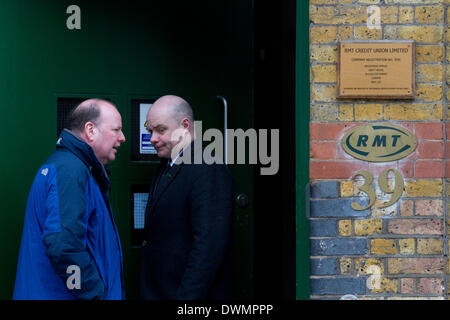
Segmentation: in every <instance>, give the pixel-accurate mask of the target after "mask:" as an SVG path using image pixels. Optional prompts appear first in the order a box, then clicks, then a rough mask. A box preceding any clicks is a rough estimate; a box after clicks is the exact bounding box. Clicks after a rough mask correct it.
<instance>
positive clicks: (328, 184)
mask: <svg viewBox="0 0 450 320" xmlns="http://www.w3.org/2000/svg"><path fill="white" fill-rule="evenodd" d="M337 197H338V182H337V181H323V182H315V183H311V198H337Z"/></svg>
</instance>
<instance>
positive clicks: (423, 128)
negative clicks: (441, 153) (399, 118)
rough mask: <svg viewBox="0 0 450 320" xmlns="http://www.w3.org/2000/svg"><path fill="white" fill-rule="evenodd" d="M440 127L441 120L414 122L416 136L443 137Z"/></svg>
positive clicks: (426, 137)
mask: <svg viewBox="0 0 450 320" xmlns="http://www.w3.org/2000/svg"><path fill="white" fill-rule="evenodd" d="M442 128H443V123H441V122H418V123H416V131H415V134H416V138H417V139H429V140H441V139H443V138H444V136H443V132H442Z"/></svg>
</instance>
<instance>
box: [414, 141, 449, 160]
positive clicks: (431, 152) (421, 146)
mask: <svg viewBox="0 0 450 320" xmlns="http://www.w3.org/2000/svg"><path fill="white" fill-rule="evenodd" d="M443 157H444V142H443V141H424V140H419V141H418V145H417V148H416V150H415V151H414V153H413V154H412V155H411V157H410V159H442V158H443Z"/></svg>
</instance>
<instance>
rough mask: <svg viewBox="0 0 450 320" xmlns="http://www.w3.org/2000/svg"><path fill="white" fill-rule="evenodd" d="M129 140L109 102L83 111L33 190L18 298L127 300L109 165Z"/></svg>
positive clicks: (85, 105)
mask: <svg viewBox="0 0 450 320" xmlns="http://www.w3.org/2000/svg"><path fill="white" fill-rule="evenodd" d="M123 142H125V136H124V135H123V133H122V119H121V116H120V113H119V112H118V110H117V109H116V107H115V106H114V105H113V104H111V103H110V102H108V101H105V100H100V99H89V100H86V101H84V102H82V103H81V104H80V105H79V106H78V107H76V108H75V109H74V110H73V111H72V113H71V115H70V117H69V123H68V129H64V130H63V132H62V133H61V135H60V137H59V139H58V141H57V143H56V151H55V152H54V153H53V154H52V155H51V156H50V157H49V158H48V159H47V160H46V161H45V163H44V164H43V165H42V166H41V167H40V168H39V170H38V172H37V175H36V177H35V179H34V182H33V185H32V187H31V190H30V193H29V196H28V202H27V208H26V213H25V221H24V227H23V233H22V242H21V247H20V252H19V260H18V265H17V273H16V282H15V288H14V296H13V298H14V299H33V300H36V299H46V300H47V299H49V300H57V299H58V300H59V299H114V300H120V299H124V298H125V296H124V286H123V274H122V249H121V245H120V240H119V235H118V232H117V228H116V225H115V223H114V216H113V213H112V211H111V206H110V204H109V200H108V189H109V186H110V181H109V178H108V173H107V171H106V168H105V167H104V165H105V164H106V163H108V162H110V161H112V160H114V159H115V154H116V152H117V150H116V149H117V148H118V147H119V146H120V144H121V143H123Z"/></svg>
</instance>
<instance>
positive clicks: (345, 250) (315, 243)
mask: <svg viewBox="0 0 450 320" xmlns="http://www.w3.org/2000/svg"><path fill="white" fill-rule="evenodd" d="M310 246H311V255H312V256H331V255H344V254H358V255H360V254H366V251H367V240H366V239H364V238H332V239H311V240H310Z"/></svg>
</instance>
